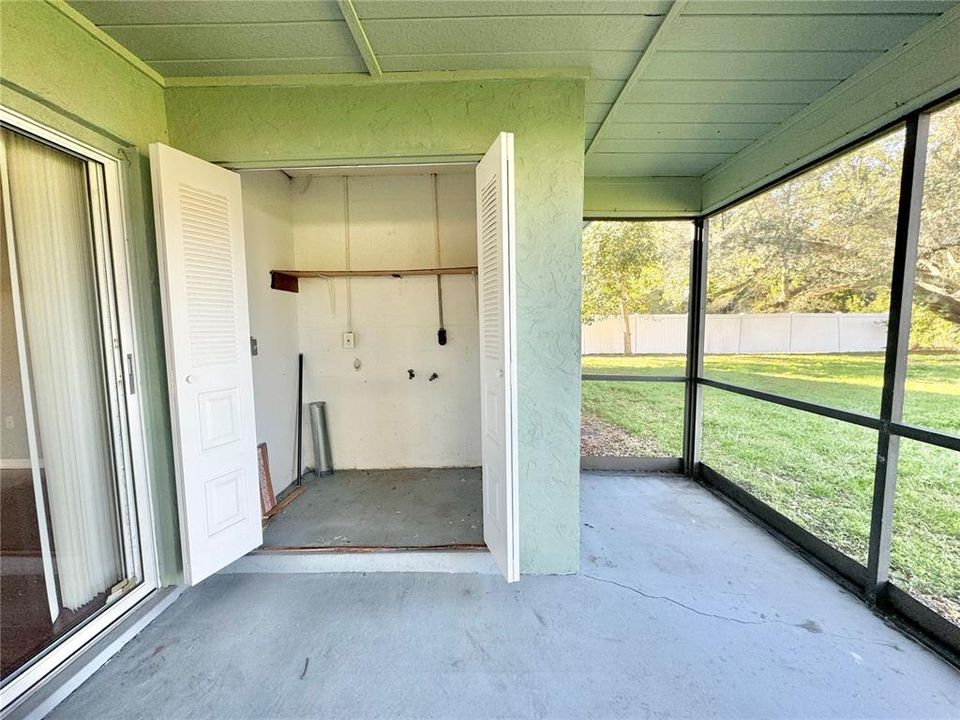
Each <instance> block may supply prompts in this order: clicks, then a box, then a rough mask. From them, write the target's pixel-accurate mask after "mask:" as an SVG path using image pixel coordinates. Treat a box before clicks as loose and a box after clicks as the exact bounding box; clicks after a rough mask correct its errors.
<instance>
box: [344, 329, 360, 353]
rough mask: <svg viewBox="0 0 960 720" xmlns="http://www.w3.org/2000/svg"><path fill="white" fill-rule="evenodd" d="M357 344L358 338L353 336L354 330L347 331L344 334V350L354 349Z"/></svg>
mask: <svg viewBox="0 0 960 720" xmlns="http://www.w3.org/2000/svg"><path fill="white" fill-rule="evenodd" d="M356 346H357V339H356V338H355V337H354V336H353V332H351V331H349V330H348V331H347V332H345V333H344V334H343V349H344V350H353V348H355V347H356Z"/></svg>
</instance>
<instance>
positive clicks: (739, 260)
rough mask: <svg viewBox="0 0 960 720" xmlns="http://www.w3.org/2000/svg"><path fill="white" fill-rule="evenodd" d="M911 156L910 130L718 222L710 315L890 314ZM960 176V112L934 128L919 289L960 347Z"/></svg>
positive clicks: (923, 304)
mask: <svg viewBox="0 0 960 720" xmlns="http://www.w3.org/2000/svg"><path fill="white" fill-rule="evenodd" d="M902 158H903V131H899V132H895V133H892V134H889V135H887V136H884V137H882V138H879V139H877V140H875V141H873V142H871V143H868V144H867V145H864V146H862V147H860V148H857V149H856V150H853V151H851V152H850V153H847V154H846V155H844V156H842V157H839V158H836V159H834V160H832V161H830V162H828V163H826V164H824V165H822V166H820V167H819V168H816V169H814V170H812V171H810V172H808V173H805V174H804V175H802V176H800V177H798V178H794V179H792V180H790V181H788V182H786V183H783V184H782V185H779V186H777V187H776V188H774V189H773V190H770V191H769V192H766V193H763V194H762V195H759V196H757V197H755V198H753V199H751V200H748V201H747V202H745V203H743V204H741V205H739V206H735V207H734V208H732V209H730V210H728V211H727V212H725V213H723V214H722V215H720V216H719V217H717V218H714V219H713V221H712V223H711V234H710V253H709V255H710V287H709V292H708V297H709V306H708V310H709V311H713V312H831V311H847V312H856V311H864V310H870V309H876V310H882V309H885V308H886V307H887V306H888V304H889V284H890V274H891V268H892V257H893V244H894V238H895V234H896V223H897V211H898V198H899V191H900V171H901V166H902ZM958 177H960V104H956V105H953V106H951V107H948V108H946V109H944V110H941V111H939V112H937V113H935V114H934V116H933V118H932V122H931V132H930V139H929V143H928V152H927V165H926V174H925V181H924V198H923V212H922V215H921V217H922V224H921V234H920V242H919V247H918V259H917V277H916V283H915V286H914V300H915V304H916V307H917V308H918V309H919V312H920V314H921V315H926V316H929V318H928V320H929V319H931V318H936V320H935V321H933V320H931V322H933V324H932V325H931V323H930V322H927V323H926V324H925V327H927V328H928V330H929V331H930V332H933V333H934V334H935V335H939V337H947V336H949V337H958V338H960V185H958V182H957V178H958ZM937 322H939V324H940V330H938V331H935V330H931V328H933V325H936V323H937ZM951 327H952V329H950V328H951Z"/></svg>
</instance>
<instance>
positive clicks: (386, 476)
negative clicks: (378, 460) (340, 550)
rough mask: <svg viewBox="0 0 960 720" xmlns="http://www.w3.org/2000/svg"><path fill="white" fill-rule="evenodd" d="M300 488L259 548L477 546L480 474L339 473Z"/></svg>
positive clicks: (444, 471) (479, 537)
mask: <svg viewBox="0 0 960 720" xmlns="http://www.w3.org/2000/svg"><path fill="white" fill-rule="evenodd" d="M303 482H304V485H305V486H306V491H305V492H304V493H303V494H302V495H301V496H300V497H298V498H297V499H296V500H294V501H293V502H292V503H291V504H290V505H289V506H288V507H287V509H286V510H284V511H283V512H282V513H280V514H279V515H277V516H275V517H274V518H273V520H272V521H271V522H270V524H269V525H268V526H267V527H266V528H265V529H264V531H263V547H264V548H268V549H269V548H283V547H332V546H339V545H353V546H381V547H422V546H432V545H459V544H479V543H482V542H483V495H482V492H483V490H482V485H481V476H480V468H426V469H398V470H338V471H337V472H335V473H334V474H333V475H330V476H327V477H320V478H318V477H314V476H312V475H309V476H307V477H305V478H304V481H303Z"/></svg>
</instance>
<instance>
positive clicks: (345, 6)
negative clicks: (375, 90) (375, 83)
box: [337, 0, 383, 80]
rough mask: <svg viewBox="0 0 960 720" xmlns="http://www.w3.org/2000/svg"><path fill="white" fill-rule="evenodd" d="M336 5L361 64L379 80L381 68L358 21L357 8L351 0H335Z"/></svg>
mask: <svg viewBox="0 0 960 720" xmlns="http://www.w3.org/2000/svg"><path fill="white" fill-rule="evenodd" d="M337 5H339V6H340V14H341V15H343V19H344V20H345V21H346V23H347V27H348V28H349V29H350V35H351V36H353V42H354V44H355V45H356V46H357V50H358V51H359V53H360V57H362V58H363V64H364V65H366V66H367V72H369V73H370V77H372V78H376V79H378V80H379V79H380V78H381V77H383V70H381V69H380V61H379V60H377V56H376V54H375V53H374V52H373V46H372V45H371V44H370V38H368V37H367V33H366V31H365V30H364V29H363V25H362V24H361V23H360V16H359V15H357V9H356V8H355V7H354V6H353V0H337Z"/></svg>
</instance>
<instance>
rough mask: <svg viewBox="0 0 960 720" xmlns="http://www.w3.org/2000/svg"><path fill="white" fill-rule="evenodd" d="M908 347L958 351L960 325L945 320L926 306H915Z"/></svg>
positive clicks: (959, 346)
mask: <svg viewBox="0 0 960 720" xmlns="http://www.w3.org/2000/svg"><path fill="white" fill-rule="evenodd" d="M910 347H911V349H916V350H957V349H960V324H957V323H952V322H950V321H949V320H945V319H944V318H942V317H940V316H939V315H937V314H936V313H934V312H933V311H932V310H930V309H929V308H928V307H926V306H923V305H917V306H915V307H914V308H913V315H912V318H911V321H910Z"/></svg>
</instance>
